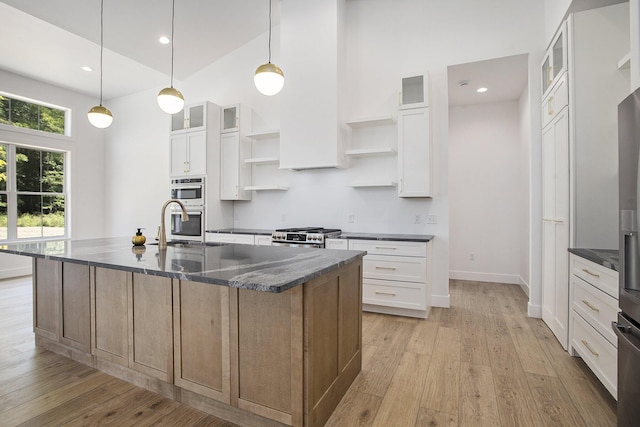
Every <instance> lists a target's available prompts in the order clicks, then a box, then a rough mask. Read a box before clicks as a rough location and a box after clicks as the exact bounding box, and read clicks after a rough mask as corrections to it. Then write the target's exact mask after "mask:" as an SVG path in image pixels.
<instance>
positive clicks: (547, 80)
mask: <svg viewBox="0 0 640 427" xmlns="http://www.w3.org/2000/svg"><path fill="white" fill-rule="evenodd" d="M550 59H551V58H550V57H549V56H547V57H546V58H545V60H544V63H543V64H542V70H541V71H542V93H546V92H547V89H549V86H550V85H551V65H550V63H549V62H550Z"/></svg>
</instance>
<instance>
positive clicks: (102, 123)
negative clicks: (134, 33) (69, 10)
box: [87, 0, 113, 129]
mask: <svg viewBox="0 0 640 427" xmlns="http://www.w3.org/2000/svg"><path fill="white" fill-rule="evenodd" d="M103 21H104V0H100V105H96V106H95V107H92V108H91V109H90V110H89V112H88V113H87V118H88V119H89V123H91V124H92V125H94V126H95V127H97V128H100V129H104V128H107V127H109V126H111V122H113V115H112V114H111V111H109V109H108V108H107V107H104V106H103V105H102V56H103V51H104V24H103Z"/></svg>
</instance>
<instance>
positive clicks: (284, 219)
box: [280, 213, 287, 222]
mask: <svg viewBox="0 0 640 427" xmlns="http://www.w3.org/2000/svg"><path fill="white" fill-rule="evenodd" d="M286 220H287V214H285V213H283V214H282V215H281V216H280V221H282V222H285V221H286Z"/></svg>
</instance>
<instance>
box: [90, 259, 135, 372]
mask: <svg viewBox="0 0 640 427" xmlns="http://www.w3.org/2000/svg"><path fill="white" fill-rule="evenodd" d="M130 286H131V273H128V272H126V271H121V270H111V269H106V268H100V267H96V268H95V270H94V280H93V282H92V286H91V294H92V295H91V305H92V308H93V311H92V315H93V325H92V336H93V339H92V354H94V355H96V356H98V357H99V358H102V359H105V360H108V361H110V362H114V363H118V364H120V365H123V366H128V365H129V327H128V324H129V316H128V309H127V307H128V304H127V299H128V290H129V287H130Z"/></svg>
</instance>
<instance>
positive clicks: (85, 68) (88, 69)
mask: <svg viewBox="0 0 640 427" xmlns="http://www.w3.org/2000/svg"><path fill="white" fill-rule="evenodd" d="M82 69H83V70H84V71H93V68H91V67H87V66H86V65H85V66H84V67H82Z"/></svg>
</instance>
